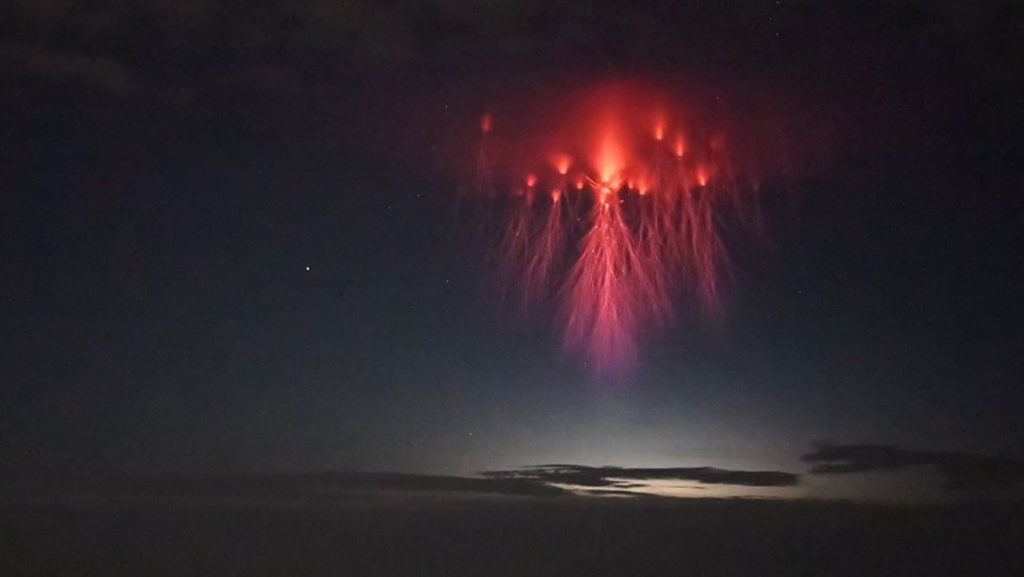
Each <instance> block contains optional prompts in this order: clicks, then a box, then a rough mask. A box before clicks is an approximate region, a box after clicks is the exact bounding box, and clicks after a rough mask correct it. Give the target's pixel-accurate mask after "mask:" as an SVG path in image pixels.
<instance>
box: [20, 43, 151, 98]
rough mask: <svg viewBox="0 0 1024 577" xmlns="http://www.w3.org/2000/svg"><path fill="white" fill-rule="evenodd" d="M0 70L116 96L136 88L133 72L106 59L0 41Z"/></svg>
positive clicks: (132, 92) (132, 91) (136, 81)
mask: <svg viewBox="0 0 1024 577" xmlns="http://www.w3.org/2000/svg"><path fill="white" fill-rule="evenodd" d="M0 70H8V71H10V72H14V73H16V74H22V75H25V76H31V77H34V78H36V79H39V80H43V81H46V82H56V83H68V84H78V85H81V86H84V87H88V88H91V89H94V90H97V91H100V92H103V93H107V94H111V95H116V96H129V95H132V94H135V93H136V92H138V90H139V88H140V87H139V82H138V79H137V78H136V77H135V75H134V73H133V72H132V71H131V70H130V69H129V68H128V67H126V66H124V65H123V64H121V63H119V62H117V61H115V60H112V59H110V58H106V57H102V56H89V55H85V54H80V53H74V52H60V51H57V50H53V49H50V48H47V47H45V46H32V45H26V44H22V43H19V42H0Z"/></svg>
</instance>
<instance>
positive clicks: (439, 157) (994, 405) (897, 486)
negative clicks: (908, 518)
mask: <svg viewBox="0 0 1024 577" xmlns="http://www.w3.org/2000/svg"><path fill="white" fill-rule="evenodd" d="M670 4H671V6H670ZM717 4H718V3H712V2H709V3H704V2H681V3H664V5H662V4H661V3H655V2H639V3H636V4H635V5H633V6H632V7H630V8H624V7H623V6H620V5H616V4H613V3H609V2H597V3H593V4H591V3H585V2H575V1H570V0H561V1H554V2H541V1H536V2H531V1H527V2H511V1H508V2H506V1H498V2H493V3H489V4H488V7H487V8H481V7H478V6H475V3H472V2H462V1H455V0H447V1H412V0H408V1H405V0H402V1H396V2H371V1H365V2H364V1H360V0H353V1H350V2H341V3H333V2H326V1H322V0H302V1H293V2H284V1H280V2H278V1H276V0H270V1H267V2H260V3H256V4H252V5H250V3H248V2H228V1H225V2H192V1H183V0H179V1H174V0H147V1H145V2H136V3H131V7H128V6H127V5H124V4H121V3H116V2H109V3H107V2H99V3H96V4H94V5H92V6H91V7H85V6H82V5H79V4H78V3H74V2H60V1H57V2H48V3H39V2H34V1H33V2H29V1H15V2H6V3H5V5H4V7H3V8H2V9H0V14H2V16H3V17H2V19H0V38H2V43H0V109H2V111H3V112H2V115H0V202H2V204H0V218H2V221H0V222H2V225H0V247H2V248H0V250H2V259H0V298H2V301H0V302H2V303H3V314H2V326H3V331H2V333H0V334H2V339H3V343H2V347H3V349H2V350H3V354H2V355H0V367H2V368H0V438H2V439H4V441H3V443H0V445H2V448H0V462H2V465H0V466H2V472H3V473H4V474H5V475H13V476H17V475H23V474H26V473H30V472H36V471H66V470H75V471H78V470H84V471H100V472H163V471H238V470H244V471H268V470H291V471H304V470H323V469H331V470H348V471H397V472H408V473H429V474H450V475H473V474H476V473H478V472H480V471H494V470H513V469H516V468H519V467H524V466H531V465H540V464H548V463H565V464H575V465H584V466H595V467H596V466H614V467H624V468H637V467H643V468H667V467H705V466H706V467H715V468H719V469H727V470H731V471H738V472H744V471H746V472H751V471H782V472H790V473H795V474H798V475H800V476H801V478H800V482H799V484H797V485H796V486H795V487H790V486H785V487H784V488H785V490H786V491H787V493H785V494H787V495H791V496H792V495H797V496H799V495H809V496H819V497H832V496H848V495H855V496H863V495H869V496H874V497H879V496H882V497H888V496H897V497H898V498H902V497H907V498H913V497H919V496H922V495H932V494H935V495H940V494H948V493H955V492H956V491H950V490H947V489H961V490H966V491H967V492H968V493H970V494H972V495H975V494H982V495H987V494H990V492H996V493H998V492H1000V491H1005V490H1013V489H1014V483H1016V488H1017V489H1019V481H1020V480H1021V479H1022V478H1024V465H1022V464H1021V463H1022V462H1024V427H1022V425H1021V423H1022V422H1024V421H1022V416H1024V414H1022V409H1021V407H1024V392H1022V387H1021V385H1022V377H1024V329H1022V326H1024V308H1022V307H1024V303H1022V298H1024V279H1022V276H1021V270H1022V268H1021V265H1022V264H1024V263H1022V257H1021V246H1022V245H1021V243H1020V241H1019V234H1020V233H1019V230H1020V227H1021V223H1022V222H1024V214H1022V210H1021V208H1022V202H1021V197H1020V193H1021V179H1020V176H1021V171H1022V168H1021V167H1024V158H1021V150H1022V148H1021V145H1022V144H1024V139H1022V138H1021V128H1022V111H1024V105H1022V104H1021V94H1024V83H1022V81H1021V75H1020V71H1021V70H1022V69H1024V52H1022V50H1021V47H1022V46H1024V39H1022V37H1021V31H1022V27H1021V22H1022V13H1021V9H1020V7H1019V6H1015V5H1014V4H1013V3H1010V2H1005V3H998V2H997V3H984V4H985V5H984V6H981V5H978V6H976V5H975V3H972V2H956V1H952V0H951V1H948V2H924V1H921V2H913V1H907V2H896V1H893V2H881V1H878V2H838V3H829V4H828V5H827V6H824V5H819V3H816V2H790V1H775V2H757V1H754V0H745V1H743V2H732V3H729V4H731V5H732V6H731V7H717V6H716V5H717ZM637 75H657V76H660V77H675V76H679V77H685V78H686V79H687V80H688V81H690V82H696V83H701V84H702V86H703V87H704V89H705V90H706V91H707V92H708V93H713V94H720V95H721V97H722V98H723V99H725V100H727V101H729V102H733V103H738V105H740V106H746V105H747V104H749V107H750V108H751V109H753V110H772V111H773V112H774V113H776V116H777V118H781V119H784V120H785V122H786V123H787V130H788V131H789V133H790V134H791V135H794V138H798V139H799V141H800V144H801V146H799V147H798V149H799V150H801V151H802V155H803V158H798V159H797V160H796V162H797V163H798V164H801V166H802V168H801V169H800V170H797V171H794V172H793V173H791V174H788V175H778V176H777V177H775V178H770V179H768V180H766V181H765V183H764V185H763V191H762V192H763V194H762V203H763V204H762V209H763V213H764V217H765V226H764V232H763V234H760V235H734V236H735V238H734V237H733V236H729V237H728V239H727V240H729V243H730V247H731V248H732V249H733V250H732V251H731V259H732V263H733V275H732V279H731V281H730V283H729V290H728V291H727V298H726V299H725V310H724V314H723V315H722V317H721V318H720V320H718V321H717V322H708V319H706V318H703V317H702V316H701V315H700V314H696V313H694V314H690V313H685V314H683V315H682V316H681V318H680V319H679V320H678V322H677V323H676V324H675V325H674V326H673V328H672V329H670V330H669V331H667V332H666V333H663V334H660V335H657V336H652V338H650V339H649V340H648V341H647V342H645V344H644V347H643V349H642V353H641V358H640V361H639V363H638V365H637V367H636V369H635V370H634V371H632V372H631V373H630V374H629V376H628V378H623V379H619V380H617V381H615V382H600V381H599V380H596V379H594V377H593V375H592V374H590V372H588V370H587V369H586V367H584V366H582V365H581V363H580V362H579V359H577V358H574V357H572V356H567V355H565V354H564V353H563V352H562V351H561V350H560V347H559V337H558V335H557V332H556V331H555V330H553V329H552V327H551V324H550V323H549V322H546V321H545V320H544V319H537V318H533V319H523V318H519V317H516V316H515V315H510V314H508V311H506V310H503V308H502V307H500V306H497V305H496V304H495V303H494V302H493V299H492V298H491V296H490V295H491V293H490V292H489V290H488V288H487V283H488V271H487V270H486V266H485V264H484V262H485V261H486V258H485V256H484V255H483V254H482V253H481V251H480V250H479V249H478V247H474V246H473V242H472V241H471V240H470V237H467V235H465V234H463V232H462V231H461V228H462V226H461V224H464V223H465V220H466V219H467V216H466V215H465V213H458V212H457V207H458V205H459V202H458V201H459V196H458V191H460V190H462V189H463V185H464V184H465V175H466V170H468V169H469V168H471V167H472V163H473V156H472V150H471V149H468V148H467V147H465V146H462V144H463V143H464V141H465V138H464V137H465V135H467V134H468V135H472V134H474V132H473V131H474V130H476V127H477V126H478V122H479V116H480V113H481V111H483V110H487V109H488V107H489V106H491V105H492V104H493V103H494V102H495V101H496V100H497V99H499V97H500V98H502V99H505V100H506V101H507V100H508V94H509V93H510V92H512V93H515V94H519V93H523V94H530V93H531V92H530V90H529V87H532V86H540V85H545V86H551V85H553V83H564V84H566V85H568V84H572V83H578V82H586V81H590V80H595V79H596V80H600V79H603V78H630V77H634V76H637ZM716 91H717V92H716ZM750 103H752V104H750ZM467 151H468V154H467ZM470 218H471V217H470ZM829 450H836V451H839V454H840V456H839V457H837V458H836V459H833V458H831V457H830V456H829V455H828V454H827V453H828V451H829ZM833 456H834V455H833ZM801 457H806V458H804V459H803V460H802V459H801ZM835 460H839V461H844V462H846V463H847V464H848V465H849V467H848V468H849V470H850V471H853V472H852V473H850V474H838V473H842V472H844V471H843V470H841V467H840V470H835V469H831V470H830V469H829V467H828V466H827V464H826V465H822V463H824V462H826V461H828V462H831V461H835ZM815 465H818V466H817V467H815ZM812 468H815V469H814V470H813V471H812ZM978 470H980V471H982V472H981V473H976V471H978ZM991 471H996V472H997V473H993V474H989V473H988V472H991ZM829 473H833V474H829ZM920 475H925V476H929V475H931V477H928V478H929V479H931V481H935V482H934V483H932V482H931V481H929V482H928V483H924V484H920V483H918V479H919V476H920ZM637 476H639V477H645V478H646V477H652V475H647V474H646V473H643V472H641V473H637ZM908 476H909V480H908ZM932 477H935V478H932ZM979 479H980V480H979ZM975 481H976V482H975ZM783 485H785V484H783ZM744 487H745V485H744V484H743V483H740V484H739V488H738V489H737V488H735V487H734V488H733V489H735V492H738V493H739V494H744V493H745V492H746V493H756V490H755V489H756V487H753V486H751V487H750V488H749V490H747V489H745V488H744ZM943 487H945V489H943ZM971 491H974V492H973V493H972V492H971ZM999 494H1002V493H999Z"/></svg>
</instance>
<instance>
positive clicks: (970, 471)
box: [801, 444, 1024, 491]
mask: <svg viewBox="0 0 1024 577" xmlns="http://www.w3.org/2000/svg"><path fill="white" fill-rule="evenodd" d="M801 459H802V460H803V461H804V462H806V463H813V464H814V466H813V467H812V468H811V471H810V472H811V473H812V474H816V475H837V474H845V473H864V472H876V471H878V472H891V471H895V470H898V469H904V468H910V467H934V468H935V469H936V470H937V471H938V472H939V474H941V475H942V477H943V479H944V484H943V487H944V488H945V489H948V490H952V491H969V490H985V489H996V488H1001V487H1007V486H1011V485H1015V484H1018V483H1021V482H1022V481H1024V463H1021V462H1019V461H1015V460H1013V459H1008V458H1004V457H992V456H987V455H979V454H975V453H957V452H948V451H916V450H908V449H901V448H899V447H895V446H892V445H830V444H824V445H819V446H818V447H817V448H816V449H815V450H814V451H813V452H811V453H808V454H806V455H804V456H803V457H801Z"/></svg>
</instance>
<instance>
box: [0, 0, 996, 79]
mask: <svg viewBox="0 0 1024 577" xmlns="http://www.w3.org/2000/svg"><path fill="white" fill-rule="evenodd" d="M623 4H624V3H623ZM792 4H793V5H792V6H788V5H787V7H786V8H785V10H783V9H782V8H780V7H778V6H776V7H771V6H769V5H767V4H766V3H764V2H756V1H754V0H749V1H743V2H726V3H706V2H679V3H664V2H635V3H630V4H629V5H628V7H626V6H623V5H622V4H619V3H616V2H592V3H591V2H573V1H568V0H556V1H552V2H540V1H536V0H533V1H526V2H520V1H513V0H499V1H494V2H469V1H465V0H427V1H420V0H415V1H414V0H396V1H392V2H380V1H377V0H343V1H330V0H294V1H285V0H267V1H264V2H258V3H249V2H238V1H235V0H214V1H209V2H202V1H198V0H142V1H139V2H96V3H81V2H70V1H62V0H52V1H47V2H35V1H29V0H14V1H12V2H8V3H5V5H4V7H3V8H2V9H0V23H2V24H0V38H2V39H4V40H6V41H9V42H16V43H18V44H19V45H22V46H24V47H25V48H24V50H27V51H29V52H30V53H33V54H36V56H33V64H32V65H31V66H20V67H16V70H18V71H20V72H21V73H29V74H33V75H34V76H35V77H36V78H38V79H40V80H53V79H54V78H63V77H66V76H68V75H69V74H72V75H79V76H81V77H83V78H91V77H92V76H93V75H96V74H99V75H100V76H101V77H102V78H101V82H102V83H105V84H109V83H110V82H111V79H110V77H111V76H116V77H117V79H115V80H113V82H115V84H117V85H118V86H122V85H123V80H121V79H123V78H124V77H126V76H131V77H133V78H145V80H146V83H147V85H148V86H149V87H150V88H152V89H154V91H156V92H158V93H162V92H164V91H169V90H177V91H179V92H181V91H185V92H189V91H194V90H201V89H223V88H225V87H230V86H234V87H262V88H270V89H287V88H296V87H308V86H316V85H322V84H325V83H326V84H331V83H333V82H338V81H339V80H341V79H342V75H340V74H339V73H340V72H342V71H346V70H351V69H355V70H376V71H379V70H393V69H395V68H398V67H402V66H408V65H417V66H424V65H426V66H431V65H445V66H446V68H447V67H450V66H452V65H456V66H457V65H458V63H465V62H467V61H473V62H476V63H477V64H483V65H486V63H487V62H490V63H493V62H496V61H500V62H502V64H507V62H508V59H509V58H510V57H514V58H520V57H526V58H541V59H543V60H544V61H546V62H553V61H554V62H559V61H565V62H566V65H567V66H571V62H568V61H566V60H565V58H566V57H570V58H569V59H570V60H571V56H572V55H577V56H578V55H591V57H592V58H593V59H595V61H598V62H602V63H606V64H609V63H610V64H613V65H616V64H617V65H621V66H629V65H630V63H635V62H636V61H637V60H638V59H643V60H650V61H651V62H653V63H659V62H661V63H663V64H667V63H666V62H664V59H665V58H668V57H669V55H674V56H673V57H674V58H678V57H685V58H689V59H691V60H690V62H691V63H695V62H696V63H699V62H702V61H703V60H705V59H707V58H708V57H709V56H716V55H721V54H740V53H744V54H747V53H750V52H757V51H756V50H754V49H755V48H760V49H765V48H766V47H768V46H769V44H765V43H773V42H775V40H776V33H777V32H778V31H779V30H780V29H781V30H787V31H788V29H789V28H793V29H797V28H807V29H814V28H815V27H820V25H821V24H822V23H827V24H828V29H829V30H831V31H835V30H845V31H846V32H845V33H844V34H846V36H849V35H851V34H853V35H856V34H860V33H862V30H863V28H864V26H863V23H864V19H870V18H877V19H879V20H884V18H882V17H880V16H879V15H878V14H875V13H871V14H868V15H860V11H859V9H858V8H856V7H857V6H859V3H854V2H848V3H836V4H838V5H841V6H845V7H846V8H845V9H841V8H835V7H833V8H831V9H825V8H820V7H815V4H814V3H799V2H798V3H792ZM880 4H884V3H880ZM894 4H898V5H901V6H902V7H903V8H902V12H901V13H906V17H905V18H902V19H901V20H900V24H899V25H900V26H902V27H904V28H906V27H911V28H913V29H914V30H918V31H919V33H921V34H925V33H928V34H942V35H945V36H956V35H958V34H964V33H965V32H963V30H965V28H964V27H962V26H956V25H955V23H956V22H965V21H969V22H982V23H988V22H994V21H995V19H996V18H997V16H998V15H997V14H996V13H995V12H993V11H991V10H990V11H985V10H981V9H978V8H971V4H972V3H963V2H945V3H920V2H918V3H914V2H909V3H906V2H904V3H901V2H894ZM933 4H938V5H933ZM885 14H888V13H887V12H886V13H885ZM787 22H788V24H786V23H787ZM816 25H818V26H816ZM779 26H781V27H782V28H779ZM787 26H788V27H789V28H786V27H787ZM891 27H892V29H893V30H896V29H897V28H896V25H891ZM904 28H899V33H900V34H905V33H906V30H904ZM966 29H967V30H979V29H986V27H984V26H981V25H980V24H979V25H973V26H971V27H969V28H966ZM892 34H896V33H895V32H892ZM846 36H843V34H839V37H838V39H837V42H838V43H839V44H840V46H839V47H841V46H842V45H843V43H845V42H847V38H846ZM681 37H682V38H688V39H689V40H688V41H687V42H686V43H685V46H686V50H680V49H679V48H680V46H681V43H680V40H679V39H680V38H681ZM986 38H987V37H986ZM750 42H754V43H756V42H762V43H763V44H757V45H755V44H751V45H746V44H744V43H748V44H749V43H750ZM972 44H977V42H972ZM771 45H772V46H774V44H771ZM40 54H42V55H47V56H45V57H39V56H38V55H40ZM680 55H688V56H680ZM675 64H678V63H675ZM95 67H101V68H104V69H105V70H101V71H99V72H93V73H92V74H85V73H84V72H79V71H81V70H82V69H83V68H86V69H88V68H95ZM670 68H672V69H675V66H674V65H672V66H670ZM113 69H117V70H116V71H114V70H113ZM69 70H70V71H69Z"/></svg>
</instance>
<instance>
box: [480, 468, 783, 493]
mask: <svg viewBox="0 0 1024 577" xmlns="http://www.w3.org/2000/svg"><path fill="white" fill-rule="evenodd" d="M484 475H485V476H487V477H489V478H492V479H526V480H536V481H541V482H544V483H561V484H566V485H581V486H584V487H615V488H620V489H621V488H629V487H632V486H634V485H633V484H632V483H630V482H629V481H631V480H636V481H652V480H662V481H664V480H667V481H694V482H697V483H706V484H710V485H739V486H745V487H791V486H794V485H796V484H797V483H799V481H800V476H799V475H796V474H794V473H786V472H783V471H732V470H728V469H716V468H713V467H663V468H621V467H587V466H585V465H537V466H534V467H524V468H522V469H512V470H505V471H486V472H485V473H484Z"/></svg>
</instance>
